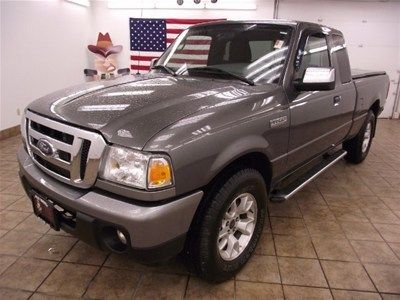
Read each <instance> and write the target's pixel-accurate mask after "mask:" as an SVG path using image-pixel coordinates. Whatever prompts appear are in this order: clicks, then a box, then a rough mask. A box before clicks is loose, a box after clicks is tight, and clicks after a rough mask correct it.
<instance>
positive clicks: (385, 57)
mask: <svg viewBox="0 0 400 300" xmlns="http://www.w3.org/2000/svg"><path fill="white" fill-rule="evenodd" d="M279 18H287V19H297V20H304V21H310V22H316V23H322V24H326V25H328V26H332V27H334V28H337V29H339V30H341V31H342V32H343V34H344V36H345V39H346V44H347V46H348V51H349V56H350V63H351V66H352V68H359V69H367V70H384V71H386V72H387V73H388V74H389V77H390V80H391V86H390V91H389V97H388V100H387V103H386V106H385V110H384V111H383V113H382V115H381V116H382V117H390V116H391V115H392V109H393V104H394V101H395V92H396V87H397V82H398V76H399V74H398V70H400V3H399V2H365V1H356V2H354V1H326V0H325V1H304V0H281V3H280V6H279Z"/></svg>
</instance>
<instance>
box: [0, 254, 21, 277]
mask: <svg viewBox="0 0 400 300" xmlns="http://www.w3.org/2000/svg"><path fill="white" fill-rule="evenodd" d="M17 259H18V256H12V255H0V275H1V274H2V273H3V272H4V271H5V270H6V269H7V268H8V267H9V266H11V265H12V264H13V263H14V262H15V261H16V260H17Z"/></svg>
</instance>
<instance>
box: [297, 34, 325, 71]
mask: <svg viewBox="0 0 400 300" xmlns="http://www.w3.org/2000/svg"><path fill="white" fill-rule="evenodd" d="M299 58H300V61H299V64H298V73H299V75H300V76H302V75H303V74H304V72H305V70H306V69H307V68H308V67H323V68H329V67H330V66H331V63H330V59H329V52H328V44H327V41H326V37H325V36H324V35H322V34H319V33H315V34H311V35H309V36H308V37H307V40H306V43H305V45H304V48H303V50H301V51H299Z"/></svg>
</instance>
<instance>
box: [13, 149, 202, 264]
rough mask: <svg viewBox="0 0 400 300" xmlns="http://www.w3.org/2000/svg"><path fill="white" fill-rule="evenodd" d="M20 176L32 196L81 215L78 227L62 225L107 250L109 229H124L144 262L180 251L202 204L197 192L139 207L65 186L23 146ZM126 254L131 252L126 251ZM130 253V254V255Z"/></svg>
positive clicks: (77, 215) (77, 218)
mask: <svg viewBox="0 0 400 300" xmlns="http://www.w3.org/2000/svg"><path fill="white" fill-rule="evenodd" d="M18 161H19V164H20V177H21V181H22V183H23V186H24V188H25V190H26V192H27V194H28V195H30V194H31V193H32V192H37V193H39V194H41V195H43V196H44V197H46V198H48V199H50V200H51V201H53V202H54V203H55V204H56V205H57V206H60V207H61V208H63V209H65V210H66V211H68V212H70V213H72V214H73V215H74V216H75V219H74V222H75V223H73V226H71V224H70V223H68V222H62V220H61V222H60V227H61V228H62V229H64V230H65V231H67V232H70V233H71V234H73V235H75V236H77V237H79V238H81V239H82V240H84V241H86V242H87V243H90V244H92V245H96V246H99V247H100V248H102V249H106V250H114V249H110V248H109V247H108V246H107V243H105V241H104V240H103V236H102V234H103V232H104V228H110V227H112V228H118V229H121V231H123V232H125V233H126V235H127V236H128V246H129V247H128V248H129V249H127V250H129V252H132V253H134V254H135V256H136V257H137V258H139V259H141V260H146V261H149V260H150V261H158V260H163V259H167V258H169V257H172V256H173V255H176V254H177V253H179V252H180V251H181V250H182V248H183V244H184V241H185V237H186V233H187V232H188V230H189V227H190V224H191V222H192V219H193V216H194V214H195V212H196V209H197V206H198V204H199V202H200V200H201V198H202V196H203V192H202V191H197V192H195V193H192V194H190V195H187V196H184V197H182V198H177V199H174V200H173V201H168V202H164V203H162V204H160V203H155V204H154V205H152V204H151V203H148V202H147V203H139V202H135V201H132V200H130V199H126V198H123V197H120V196H117V195H114V194H109V193H106V192H103V191H101V190H90V189H89V190H85V189H79V188H75V187H72V186H69V185H67V184H64V183H62V182H60V181H57V180H56V179H54V178H52V177H51V176H49V175H47V174H45V173H44V172H42V171H41V170H40V169H39V168H38V167H37V166H36V165H35V164H34V162H33V161H32V159H31V158H30V156H29V155H28V153H27V152H26V151H25V149H24V148H23V147H22V146H21V147H20V149H19V150H18ZM124 252H125V251H124ZM127 252H128V251H127Z"/></svg>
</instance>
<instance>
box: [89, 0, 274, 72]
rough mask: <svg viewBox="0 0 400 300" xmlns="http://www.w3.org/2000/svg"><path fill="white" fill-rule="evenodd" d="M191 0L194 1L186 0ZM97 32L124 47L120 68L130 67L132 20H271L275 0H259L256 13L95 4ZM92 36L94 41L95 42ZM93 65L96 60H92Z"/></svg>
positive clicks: (119, 60)
mask: <svg viewBox="0 0 400 300" xmlns="http://www.w3.org/2000/svg"><path fill="white" fill-rule="evenodd" d="M185 1H192V0H185ZM91 10H92V16H93V19H94V21H93V24H94V25H93V26H94V27H93V29H94V32H95V33H97V32H103V33H105V32H109V33H110V35H111V38H112V41H113V44H120V45H122V46H123V51H122V53H120V54H119V55H118V67H119V68H125V67H130V54H129V53H130V45H129V18H140V17H142V18H186V19H188V18H193V19H218V18H226V19H237V20H243V19H249V20H252V19H253V20H254V19H272V17H273V10H274V2H273V0H257V10H244V11H240V10H205V9H202V10H199V9H143V10H141V9H109V8H108V7H107V2H106V1H97V2H94V1H93V2H92V7H91ZM95 38H96V36H95V34H93V42H95ZM90 63H91V65H93V61H92V60H91V62H90Z"/></svg>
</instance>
